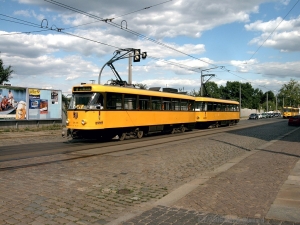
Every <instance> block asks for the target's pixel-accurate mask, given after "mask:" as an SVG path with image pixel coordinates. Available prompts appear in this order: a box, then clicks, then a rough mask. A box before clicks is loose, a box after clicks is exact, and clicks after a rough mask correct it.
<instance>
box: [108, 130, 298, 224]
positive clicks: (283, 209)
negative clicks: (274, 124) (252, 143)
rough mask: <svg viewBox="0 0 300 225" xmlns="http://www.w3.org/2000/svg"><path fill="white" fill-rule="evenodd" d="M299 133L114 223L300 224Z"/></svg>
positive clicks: (230, 164)
mask: <svg viewBox="0 0 300 225" xmlns="http://www.w3.org/2000/svg"><path fill="white" fill-rule="evenodd" d="M299 134H300V128H298V129H296V130H294V131H293V132H291V133H289V134H287V135H286V136H284V137H281V138H280V139H279V140H273V141H271V142H269V143H267V144H265V145H263V146H260V147H259V148H257V149H256V150H255V151H250V152H247V153H245V154H244V155H243V156H241V157H238V158H236V159H234V160H231V161H230V162H228V163H226V164H224V165H223V166H221V167H219V168H217V169H216V170H215V171H213V172H212V173H209V174H206V175H202V176H200V177H198V178H197V179H195V180H193V181H191V182H189V183H187V184H185V185H183V186H181V187H180V188H178V189H177V190H175V191H173V192H171V193H170V194H168V195H167V196H165V197H164V198H162V199H160V200H158V201H157V202H156V203H155V204H154V205H153V206H152V208H151V209H149V210H147V211H145V212H142V213H141V212H140V213H137V214H136V215H134V214H132V215H129V216H127V217H123V218H119V219H117V220H115V221H112V222H111V223H109V224H110V225H111V224H123V225H129V224H130V225H136V224H139V225H142V224H169V225H171V224H172V225H175V224H178V225H179V224H180V225H182V224H300V135H299ZM129 217H131V218H129ZM125 221H126V222H125Z"/></svg>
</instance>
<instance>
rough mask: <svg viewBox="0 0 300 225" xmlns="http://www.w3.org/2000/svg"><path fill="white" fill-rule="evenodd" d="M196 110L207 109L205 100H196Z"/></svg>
mask: <svg viewBox="0 0 300 225" xmlns="http://www.w3.org/2000/svg"><path fill="white" fill-rule="evenodd" d="M195 111H206V107H205V102H195Z"/></svg>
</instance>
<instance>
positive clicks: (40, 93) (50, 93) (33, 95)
mask: <svg viewBox="0 0 300 225" xmlns="http://www.w3.org/2000/svg"><path fill="white" fill-rule="evenodd" d="M28 93H29V115H28V119H29V120H35V119H38V120H47V119H61V117H62V116H61V113H62V102H61V97H62V96H61V95H62V94H61V91H57V90H43V89H33V88H29V89H28Z"/></svg>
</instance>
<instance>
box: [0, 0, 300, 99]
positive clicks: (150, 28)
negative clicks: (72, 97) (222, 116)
mask: <svg viewBox="0 0 300 225" xmlns="http://www.w3.org/2000/svg"><path fill="white" fill-rule="evenodd" d="M299 1H300V0H251V1H244V0H218V1H217V0H189V1H184V0H152V1H147V0H139V1H136V0H126V1H124V0H89V1H81V0H57V1H54V0H0V52H1V53H0V58H1V59H2V60H3V63H4V65H5V67H7V66H9V65H10V66H12V69H13V70H14V72H13V74H12V78H11V79H10V82H9V83H10V84H11V85H13V86H21V87H33V88H41V89H57V90H62V92H63V94H65V95H67V94H70V93H71V90H72V86H74V85H78V84H80V83H91V82H93V81H94V82H95V83H98V80H100V83H101V84H107V83H109V81H110V80H111V79H116V77H115V75H114V73H113V72H112V71H111V69H110V67H108V66H105V67H104V68H103V71H102V73H101V76H99V74H100V70H101V68H102V67H103V66H104V65H105V64H106V63H107V62H108V61H109V60H110V59H111V58H112V57H114V56H115V54H117V56H120V55H123V54H125V53H126V51H123V50H124V49H128V48H132V49H141V52H147V58H146V59H142V60H141V61H140V62H133V63H132V83H133V84H137V83H141V84H146V85H147V87H161V88H164V87H170V88H177V89H179V90H181V91H188V92H190V91H193V90H195V91H198V90H199V88H200V85H201V74H202V75H203V78H204V82H207V81H208V79H209V81H213V82H215V83H217V84H218V85H219V86H220V85H223V86H225V85H226V82H228V81H230V82H234V81H238V82H242V83H246V82H249V83H251V85H252V87H254V88H259V89H261V90H262V91H263V92H266V91H273V92H274V94H276V93H278V92H279V89H280V88H281V87H282V85H283V84H287V83H288V82H289V81H290V80H291V79H294V80H296V81H299V79H300V54H299V53H300V3H299ZM121 49H123V50H121ZM116 51H117V52H116ZM125 56H127V55H125ZM113 65H114V67H115V68H116V70H117V72H118V74H119V75H120V77H121V79H122V80H124V81H128V67H129V60H128V58H124V59H120V60H117V61H115V62H114V63H113ZM209 74H213V76H210V75H209ZM204 75H207V76H204Z"/></svg>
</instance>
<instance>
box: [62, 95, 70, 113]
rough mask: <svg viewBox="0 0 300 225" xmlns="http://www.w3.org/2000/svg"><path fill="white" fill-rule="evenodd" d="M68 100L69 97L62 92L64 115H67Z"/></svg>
mask: <svg viewBox="0 0 300 225" xmlns="http://www.w3.org/2000/svg"><path fill="white" fill-rule="evenodd" d="M70 100H71V98H68V97H67V96H65V95H64V94H62V103H63V105H62V106H63V107H62V110H63V112H64V113H65V115H66V116H67V109H68V108H69V104H70Z"/></svg>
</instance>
